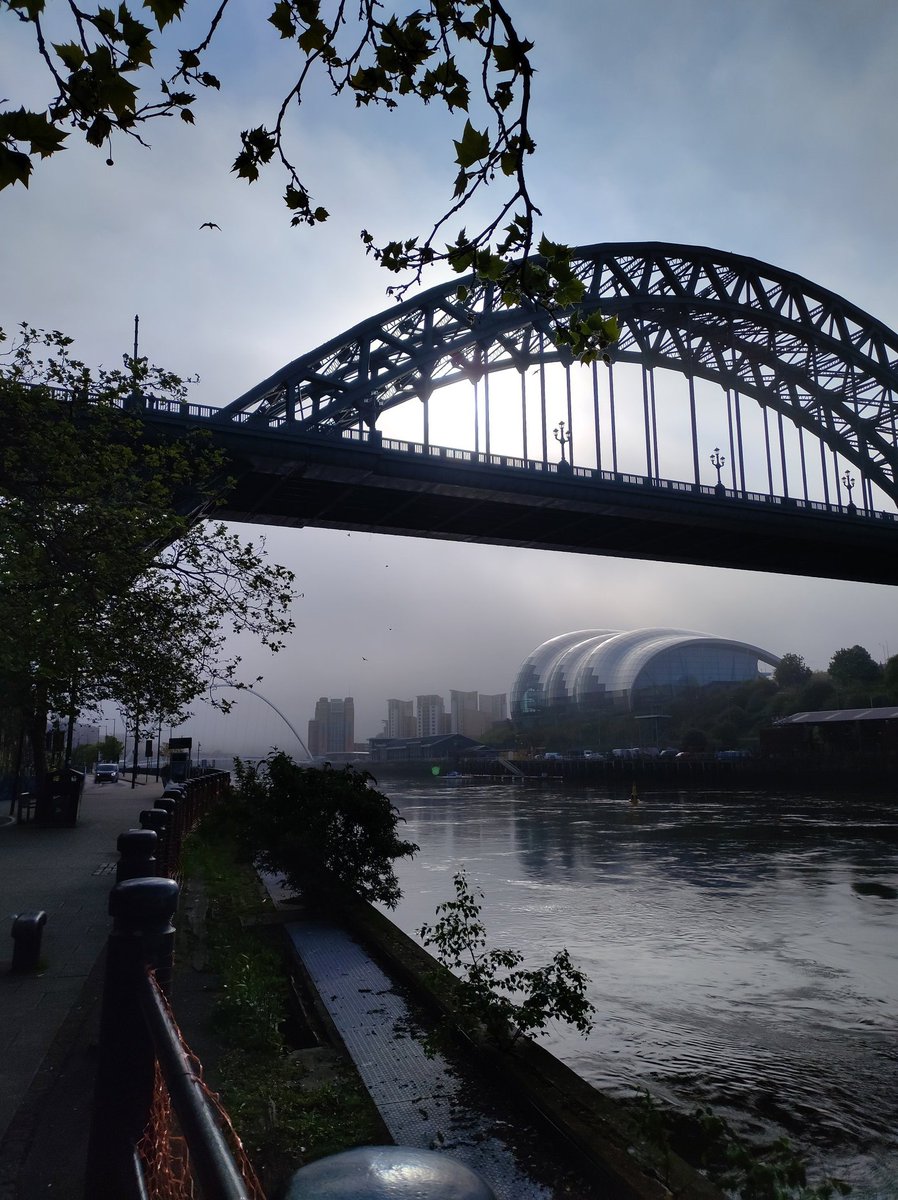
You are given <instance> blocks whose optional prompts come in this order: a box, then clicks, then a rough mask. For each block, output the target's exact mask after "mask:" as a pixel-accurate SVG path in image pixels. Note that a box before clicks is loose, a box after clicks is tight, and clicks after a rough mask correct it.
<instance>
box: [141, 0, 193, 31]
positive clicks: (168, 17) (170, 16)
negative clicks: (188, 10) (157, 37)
mask: <svg viewBox="0 0 898 1200" xmlns="http://www.w3.org/2000/svg"><path fill="white" fill-rule="evenodd" d="M185 4H186V0H143V6H144V8H148V9H149V10H150V12H151V13H152V14H153V17H154V19H155V21H156V24H157V25H158V27H159V28H160V29H164V28H165V26H166V25H168V24H169V23H170V22H171V21H174V19H175V18H176V17H178V18H180V16H181V14H182V13H183V11H184V6H185Z"/></svg>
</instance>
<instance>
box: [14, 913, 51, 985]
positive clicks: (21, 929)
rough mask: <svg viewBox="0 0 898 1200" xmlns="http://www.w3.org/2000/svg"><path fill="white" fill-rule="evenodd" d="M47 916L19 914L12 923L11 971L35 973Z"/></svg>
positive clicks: (42, 914) (39, 957)
mask: <svg viewBox="0 0 898 1200" xmlns="http://www.w3.org/2000/svg"><path fill="white" fill-rule="evenodd" d="M46 924H47V914H46V913H45V912H43V911H41V912H20V913H18V914H17V915H16V916H15V917H14V918H13V922H12V940H13V947H12V970H13V971H16V972H25V971H36V970H37V969H38V967H39V966H40V961H41V938H42V937H43V932H44V926H45V925H46Z"/></svg>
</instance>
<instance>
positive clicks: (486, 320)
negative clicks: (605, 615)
mask: <svg viewBox="0 0 898 1200" xmlns="http://www.w3.org/2000/svg"><path fill="white" fill-rule="evenodd" d="M572 258H573V266H574V270H575V272H576V274H577V275H578V276H579V278H580V279H582V281H583V282H584V284H585V285H586V297H585V299H584V301H583V303H582V305H581V308H582V309H583V310H585V311H586V312H589V311H591V310H599V311H601V312H602V313H603V314H604V315H606V316H615V317H617V319H618V322H619V324H620V328H621V336H620V339H619V341H618V343H617V344H616V345H615V346H614V347H613V348H612V350H611V351H610V353H609V356H608V358H607V359H606V362H605V363H604V364H593V365H592V366H591V367H589V368H585V367H583V366H581V365H580V364H576V363H572V362H571V359H570V355H569V354H565V352H564V350H563V349H559V348H557V347H556V346H555V345H554V344H553V343H552V340H551V337H550V329H549V318H548V316H547V314H545V312H543V311H542V310H540V309H537V308H532V307H521V308H514V309H507V308H504V307H503V306H502V304H501V299H500V297H499V295H498V293H497V290H496V289H495V287H494V286H493V285H492V284H489V283H482V282H478V281H476V280H474V279H472V278H469V279H465V280H462V281H458V280H456V281H453V282H451V283H448V284H445V285H442V286H439V287H435V288H432V289H430V290H429V291H426V292H424V293H422V294H421V295H419V296H417V297H415V298H414V299H411V300H408V301H406V302H404V303H402V304H400V305H397V306H395V307H394V308H392V309H390V310H389V311H387V312H385V313H382V314H380V315H378V316H375V317H372V318H370V319H369V320H367V321H364V322H362V323H361V324H359V325H357V326H355V327H354V328H353V329H351V330H349V331H348V332H346V333H344V334H342V335H340V336H339V337H336V338H334V339H332V340H331V341H330V342H328V343H327V344H325V345H324V346H321V347H319V348H318V349H316V350H313V351H311V352H309V353H307V354H304V355H302V356H301V357H299V358H297V359H294V360H293V361H292V362H290V363H288V364H287V365H286V366H285V367H283V368H282V369H281V370H279V371H278V372H276V373H275V374H274V375H272V376H270V377H269V378H268V379H266V380H264V381H263V382H261V383H260V384H258V385H257V386H256V387H254V388H252V389H251V390H250V391H249V392H247V393H245V394H244V395H243V396H241V397H239V398H238V399H236V400H234V401H233V402H231V403H229V404H227V405H226V406H224V407H223V408H220V409H205V408H200V407H199V406H193V405H191V406H190V407H189V411H188V412H186V413H185V412H184V411H183V410H180V411H179V412H178V413H173V412H170V411H167V410H165V409H164V407H160V406H157V407H156V408H155V409H153V411H150V410H151V409H152V404H151V402H149V403H148V413H147V415H148V417H149V418H150V419H154V420H155V419H158V420H160V421H163V422H165V421H170V420H171V418H172V417H174V418H175V419H176V420H177V421H178V422H179V423H181V422H184V421H185V420H186V421H188V422H189V423H191V424H196V423H200V424H202V425H203V426H205V427H206V428H209V429H212V430H214V436H215V438H216V440H218V441H219V442H220V443H221V444H222V445H225V446H226V447H227V449H228V450H229V452H230V454H231V455H232V457H233V458H234V459H235V460H236V463H237V465H238V471H237V475H238V484H237V488H236V491H235V494H234V496H233V497H232V499H231V500H229V501H228V503H227V505H226V508H224V509H223V510H222V515H223V516H226V517H228V518H230V519H236V520H241V519H242V520H254V521H270V522H273V523H281V524H297V525H299V524H312V525H322V526H333V527H338V528H350V529H351V528H356V529H358V528H361V529H372V530H378V531H382V532H395V533H411V534H415V535H421V536H430V537H446V538H456V539H461V540H478V541H485V542H495V543H503V544H512V545H530V546H540V547H544V548H556V549H563V550H579V551H583V552H586V553H599V554H613V555H619V556H624V557H638V558H657V559H665V560H668V561H681V562H692V563H705V564H709V565H718V566H734V567H746V568H751V569H760V570H770V571H784V572H787V573H796V574H806V575H818V576H824V577H837V578H848V579H864V580H870V581H876V582H888V583H893V582H898V555H896V554H895V550H896V549H898V520H896V511H895V510H896V507H898V445H896V392H898V335H896V334H895V333H894V332H893V331H892V330H890V329H889V328H887V327H886V326H885V325H884V324H883V323H882V322H880V321H878V320H876V319H875V318H874V317H872V316H870V315H869V314H867V313H865V312H863V311H862V310H860V309H858V308H857V307H855V306H854V305H852V304H850V303H849V302H848V301H846V300H844V299H842V298H841V297H839V296H837V295H835V294H834V293H832V292H830V291H827V290H826V289H825V288H822V287H819V286H817V285H815V284H813V283H810V282H809V281H808V280H806V279H803V278H801V277H799V276H797V275H794V274H792V273H790V272H788V271H785V270H782V269H780V268H777V267H773V266H770V265H768V264H765V263H762V262H759V261H757V260H755V259H751V258H746V257H743V256H740V255H736V254H730V253H724V252H720V251H716V250H710V249H707V248H702V247H692V246H682V245H668V244H663V243H655V242H649V243H623V244H605V245H595V246H589V247H584V248H581V249H578V250H575V251H574V252H573V255H572ZM460 285H463V289H464V290H463V291H460V290H459V288H460ZM462 296H463V297H464V298H463V299H462V298H461V297H462ZM634 366H635V367H638V369H639V371H638V376H639V379H638V382H637V383H636V384H635V385H633V386H631V388H630V390H629V391H625V390H624V388H623V387H622V385H621V383H620V381H619V376H620V372H621V371H622V370H623V369H624V368H628V369H630V370H632V368H633V367H634ZM553 373H554V374H553ZM656 373H661V374H663V375H664V377H665V378H669V377H670V375H671V373H672V374H673V376H675V377H676V378H677V379H678V380H679V386H680V388H681V393H682V396H681V402H680V405H679V408H678V409H677V413H678V415H677V417H676V419H675V420H674V422H673V424H671V419H670V416H669V414H670V412H671V411H672V405H671V402H669V401H668V399H667V397H666V396H665V395H664V394H663V392H662V390H661V389H659V388H658V387H657V385H656ZM509 380H510V381H511V383H509ZM503 381H504V384H503ZM616 381H617V382H616ZM500 385H503V392H502V395H501V397H499V395H498V392H499V388H500ZM491 389H492V392H491ZM512 391H514V393H515V396H516V397H517V398H516V399H514V400H513V401H512V400H511V399H510V398H509V397H510V393H511V392H512ZM471 392H473V395H474V400H473V418H472V420H471V421H470V422H469V426H468V428H467V430H466V433H465V437H464V438H462V439H461V440H462V441H463V442H464V445H462V446H460V445H459V444H458V441H456V444H455V446H452V447H447V446H445V445H439V444H437V442H438V441H439V438H437V439H436V440H435V439H434V427H435V419H436V416H437V413H438V411H439V414H440V415H439V418H438V421H437V423H438V424H439V423H440V422H441V423H442V427H443V428H451V429H452V430H453V431H454V432H455V433H456V434H457V433H458V432H459V430H460V429H461V425H460V423H459V422H460V421H461V417H460V415H459V414H462V413H467V412H469V410H470V407H471V406H470V403H469V402H468V401H467V400H465V399H464V398H463V397H464V396H465V395H467V394H470V393H471ZM449 396H451V397H453V399H452V400H451V401H450V402H449V404H448V408H447V401H446V397H449ZM491 397H492V406H493V407H492V412H491ZM413 401H414V402H415V403H414V404H413V405H412V404H411V403H410V402H413ZM403 406H404V407H403ZM515 406H517V408H516V410H515ZM447 411H449V412H451V413H453V414H455V416H454V418H453V419H452V420H450V421H449V423H448V425H447V418H446V413H447ZM513 411H516V412H517V417H514V416H510V415H509V414H510V413H512V412H513ZM403 412H404V413H409V412H411V413H412V414H413V420H414V423H415V424H416V429H415V432H414V434H413V435H412V436H408V435H405V436H390V435H389V434H387V435H384V433H383V432H382V430H383V428H384V426H385V425H386V424H389V423H390V421H391V420H392V419H393V418H394V417H395V416H396V415H397V414H399V415H401V413H403ZM550 413H555V414H557V415H556V416H550ZM709 413H710V414H711V416H710V417H709V415H708V414H709ZM497 414H499V417H497ZM559 417H560V419H559ZM453 420H454V421H455V423H454V424H453ZM556 420H557V421H558V423H557V424H556V425H555V428H554V430H552V432H551V433H550V432H549V429H550V426H552V425H553V424H554V423H555V421H556ZM665 422H667V424H665ZM565 424H566V426H567V428H565ZM498 426H501V429H500V432H499V433H497V427H498ZM575 427H576V432H577V437H576V439H575V440H574V439H572V434H573V432H574V429H575ZM500 433H501V437H500ZM500 441H501V442H502V443H503V444H501V445H500ZM510 447H511V448H510ZM672 447H676V449H677V455H678V457H677V458H676V462H675V466H676V468H677V469H675V470H674V471H673V472H671V471H670V470H669V469H666V468H665V466H664V462H663V460H664V459H665V458H667V459H668V460H669V459H670V449H671V448H672ZM712 447H713V454H709V453H707V452H708V451H709V450H711V448H712ZM550 448H551V450H552V453H551V454H550ZM709 462H710V464H711V466H710V468H709V466H708V463H709ZM715 471H716V481H715V476H714V472H715ZM724 476H725V478H724ZM855 489H856V491H855Z"/></svg>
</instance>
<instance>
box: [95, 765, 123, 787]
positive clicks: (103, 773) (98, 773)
mask: <svg viewBox="0 0 898 1200" xmlns="http://www.w3.org/2000/svg"><path fill="white" fill-rule="evenodd" d="M117 781H118V763H97V769H96V770H95V771H94V783H116V782H117Z"/></svg>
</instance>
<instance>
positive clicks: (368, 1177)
mask: <svg viewBox="0 0 898 1200" xmlns="http://www.w3.org/2000/svg"><path fill="white" fill-rule="evenodd" d="M321 1196H329V1197H331V1198H332V1200H443V1198H444V1197H451V1198H452V1200H496V1193H495V1192H494V1191H493V1189H492V1188H491V1187H489V1185H488V1184H487V1183H485V1182H484V1180H483V1179H482V1178H481V1176H480V1175H478V1174H477V1173H476V1172H475V1171H472V1170H471V1168H470V1167H466V1166H465V1165H464V1164H463V1163H460V1162H458V1161H457V1159H454V1158H450V1157H449V1156H448V1155H447V1154H440V1153H438V1152H437V1151H435V1150H418V1149H416V1148H414V1147H412V1146H359V1147H357V1148H356V1149H355V1150H344V1151H343V1152H342V1153H341V1154H332V1155H330V1156H329V1157H328V1158H319V1159H318V1160H317V1161H316V1162H313V1163H309V1165H308V1166H306V1167H300V1169H299V1170H298V1171H296V1172H295V1174H294V1175H293V1176H292V1178H291V1180H290V1183H289V1185H288V1187H287V1193H286V1196H285V1200H318V1198H319V1197H321Z"/></svg>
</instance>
